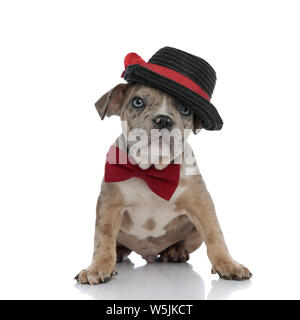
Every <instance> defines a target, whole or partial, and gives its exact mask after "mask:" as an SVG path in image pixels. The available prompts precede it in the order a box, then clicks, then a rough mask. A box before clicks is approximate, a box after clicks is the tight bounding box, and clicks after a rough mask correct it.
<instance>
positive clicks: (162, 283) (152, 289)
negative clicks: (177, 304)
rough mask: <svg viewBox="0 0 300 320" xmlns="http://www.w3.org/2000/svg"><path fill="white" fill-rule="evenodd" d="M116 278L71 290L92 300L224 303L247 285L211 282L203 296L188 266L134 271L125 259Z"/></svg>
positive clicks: (158, 266) (202, 286)
mask: <svg viewBox="0 0 300 320" xmlns="http://www.w3.org/2000/svg"><path fill="white" fill-rule="evenodd" d="M117 270H118V277H117V278H116V279H113V280H111V281H110V282H108V283H106V284H102V285H98V286H89V285H79V284H76V285H75V287H76V288H77V289H78V290H79V291H80V292H81V293H82V294H83V295H88V296H90V297H91V298H92V299H190V300H192V299H197V300H199V299H228V298H229V297H230V295H231V294H232V293H233V292H236V291H239V290H246V289H247V288H248V287H249V286H251V281H243V282H236V281H226V280H222V279H219V280H213V281H212V287H211V288H210V291H209V292H208V293H207V296H206V288H205V283H204V281H203V279H202V277H201V276H200V275H199V274H198V273H197V272H195V271H194V270H193V267H192V265H191V264H189V263H161V262H155V263H152V264H145V265H142V266H138V267H135V265H134V264H133V263H132V262H131V261H130V260H129V259H126V260H124V261H123V262H122V263H118V264H117Z"/></svg>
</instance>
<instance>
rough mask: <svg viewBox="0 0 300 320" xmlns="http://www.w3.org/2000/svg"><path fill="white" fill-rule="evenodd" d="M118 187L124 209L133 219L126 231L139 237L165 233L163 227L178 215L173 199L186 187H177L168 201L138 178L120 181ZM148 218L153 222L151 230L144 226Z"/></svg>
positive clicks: (157, 235)
mask: <svg viewBox="0 0 300 320" xmlns="http://www.w3.org/2000/svg"><path fill="white" fill-rule="evenodd" d="M119 187H120V190H121V192H122V193H123V195H124V198H125V201H126V207H125V208H124V211H125V210H127V211H128V213H129V215H130V217H131V219H132V221H133V226H132V227H131V228H130V230H127V231H126V233H129V234H132V235H135V236H136V237H138V238H139V239H144V238H146V237H149V236H152V237H159V236H162V235H163V234H165V233H166V230H165V229H164V227H165V226H166V225H167V224H168V223H169V222H170V221H171V220H173V219H174V218H176V217H177V216H178V215H179V213H178V212H176V211H175V205H174V201H175V200H176V199H177V198H178V197H179V195H180V194H181V193H182V192H183V191H184V190H185V188H186V187H177V189H176V191H175V193H174V194H173V196H172V198H171V199H170V201H165V200H163V199H162V198H160V197H159V196H157V195H156V194H154V193H153V192H152V191H151V190H150V189H149V187H148V186H147V184H146V183H145V182H144V181H143V180H141V179H138V178H131V179H129V180H126V181H123V182H120V183H119ZM149 219H153V221H154V222H155V227H154V229H153V230H146V229H145V228H144V225H145V224H146V222H147V220H149Z"/></svg>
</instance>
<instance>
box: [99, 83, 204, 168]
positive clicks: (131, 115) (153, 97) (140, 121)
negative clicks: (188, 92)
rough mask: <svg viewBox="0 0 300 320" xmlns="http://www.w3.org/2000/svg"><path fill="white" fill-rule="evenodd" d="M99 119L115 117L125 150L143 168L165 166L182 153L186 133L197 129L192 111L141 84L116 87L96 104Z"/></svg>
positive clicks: (160, 92)
mask: <svg viewBox="0 0 300 320" xmlns="http://www.w3.org/2000/svg"><path fill="white" fill-rule="evenodd" d="M96 108H97V111H98V113H99V115H100V117H101V118H102V119H104V117H105V116H111V115H119V116H120V118H121V120H122V128H123V134H124V136H125V137H126V138H127V143H128V149H129V152H130V154H131V155H132V156H133V157H134V158H135V160H136V161H137V162H138V163H139V164H141V165H143V166H144V167H145V168H147V167H149V166H150V165H151V164H161V165H164V164H168V163H170V162H171V161H172V160H173V159H175V158H176V157H178V156H179V155H180V154H181V153H182V152H183V149H184V144H185V141H186V139H187V137H188V135H189V133H190V132H191V131H192V130H193V131H194V132H196V130H197V129H199V128H200V127H201V121H200V119H199V118H198V117H194V115H193V113H192V111H191V110H190V109H189V108H188V107H187V106H185V105H184V104H183V103H181V102H179V101H177V100H176V99H175V98H174V97H172V96H170V95H168V94H166V93H164V92H162V91H160V90H157V89H154V88H151V87H148V86H146V85H142V84H119V85H117V86H116V87H114V88H113V89H112V90H110V91H109V92H108V93H106V94H105V95H104V96H102V97H101V98H100V99H99V100H98V101H97V102H96Z"/></svg>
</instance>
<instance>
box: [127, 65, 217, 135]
mask: <svg viewBox="0 0 300 320" xmlns="http://www.w3.org/2000/svg"><path fill="white" fill-rule="evenodd" d="M124 79H125V80H126V81H127V82H137V83H141V84H145V85H148V86H151V87H154V88H156V89H159V90H161V91H164V92H166V93H168V94H170V95H171V96H174V97H175V98H177V99H178V100H180V101H182V102H183V103H184V104H185V106H187V107H189V108H190V109H191V110H192V111H193V112H194V114H196V115H197V116H198V117H199V118H200V119H201V120H202V123H203V128H204V129H206V130H220V129H222V126H223V120H222V118H221V117H220V115H219V113H218V111H217V109H216V108H215V107H214V105H213V104H211V103H210V102H209V101H207V100H206V99H204V98H202V97H201V96H200V95H198V94H197V93H195V92H194V91H192V90H190V89H188V88H186V87H184V86H183V85H181V84H179V83H177V82H175V81H173V80H171V79H169V78H166V77H164V76H162V75H160V74H158V73H155V72H153V71H151V70H149V69H147V68H144V67H143V66H141V65H139V64H134V65H130V66H128V67H127V68H126V71H125V73H124Z"/></svg>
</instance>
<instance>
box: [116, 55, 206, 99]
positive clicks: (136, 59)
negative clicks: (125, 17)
mask: <svg viewBox="0 0 300 320" xmlns="http://www.w3.org/2000/svg"><path fill="white" fill-rule="evenodd" d="M133 64H139V65H141V66H142V67H144V68H147V69H149V70H151V71H153V72H155V73H157V74H160V75H161V76H163V77H166V78H168V79H170V80H172V81H175V82H177V83H178V84H181V85H182V86H184V87H186V88H188V89H190V90H191V91H194V92H195V93H197V94H198V95H200V96H201V97H202V98H204V99H206V100H207V101H210V96H209V95H208V94H207V93H206V92H205V91H204V90H203V89H202V88H201V87H200V86H198V84H196V83H195V82H194V81H192V80H191V79H189V78H188V77H186V76H184V75H182V74H181V73H179V72H177V71H175V70H172V69H169V68H166V67H163V66H160V65H157V64H154V63H150V62H145V61H144V60H143V59H142V58H141V57H140V56H139V55H138V54H136V53H134V52H131V53H128V54H127V55H126V57H125V59H124V66H125V70H124V71H123V73H122V75H121V77H124V74H125V71H126V68H127V67H128V66H130V65H133Z"/></svg>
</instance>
